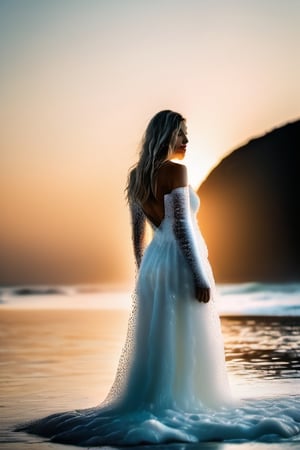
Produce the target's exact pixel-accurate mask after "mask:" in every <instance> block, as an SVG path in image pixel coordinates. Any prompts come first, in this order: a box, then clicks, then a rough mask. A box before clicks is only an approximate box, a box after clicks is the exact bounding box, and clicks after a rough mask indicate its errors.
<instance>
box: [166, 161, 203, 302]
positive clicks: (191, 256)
mask: <svg viewBox="0 0 300 450" xmlns="http://www.w3.org/2000/svg"><path fill="white" fill-rule="evenodd" d="M168 183H169V186H170V188H169V190H170V191H171V192H170V193H169V198H170V201H172V208H173V210H174V234H175V237H176V239H177V241H178V244H179V246H180V248H181V250H182V253H183V254H184V256H185V258H186V261H187V262H188V264H189V266H190V269H191V271H192V274H193V278H194V283H195V296H196V298H197V299H198V300H199V301H200V302H204V303H206V302H208V301H209V299H210V285H209V282H208V279H207V276H206V273H205V269H204V267H203V261H202V256H201V255H200V253H199V250H198V248H197V243H196V237H195V235H194V230H193V225H192V222H191V212H190V198H189V187H188V185H187V183H188V182H187V170H186V167H185V166H184V165H181V164H172V165H170V166H169V173H168Z"/></svg>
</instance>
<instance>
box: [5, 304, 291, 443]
mask: <svg viewBox="0 0 300 450" xmlns="http://www.w3.org/2000/svg"><path fill="white" fill-rule="evenodd" d="M127 318H128V312H127V311H124V310H123V311H110V310H97V311H95V310H53V309H52V310H37V309H33V310H13V309H12V310H9V309H6V310H1V311H0V324H1V328H0V330H1V331H0V332H1V350H0V364H1V380H0V381H1V385H0V387H1V392H0V407H1V408H0V415H1V436H0V439H1V441H0V446H1V449H10V450H12V449H13V450H15V449H19V448H20V449H23V448H24V449H26V448H28V449H29V448H30V449H31V448H33V449H41V450H44V449H51V448H52V449H53V450H54V449H55V448H57V449H59V448H73V447H72V446H68V447H66V446H63V445H58V444H53V443H49V442H47V441H46V440H45V439H42V438H39V437H35V436H32V435H27V434H26V433H14V432H12V431H11V430H12V429H13V427H14V426H15V425H16V424H17V423H20V422H24V421H27V420H30V419H33V418H37V417H42V416H44V415H46V414H49V413H52V412H57V411H64V410H70V409H80V408H86V407H90V406H96V405H97V404H99V403H100V402H101V400H102V399H103V398H104V396H105V394H106V393H107V391H108V389H109V387H110V384H111V382H112V380H113V376H114V373H115V370H116V366H117V362H118V357H119V354H120V351H121V347H122V343H123V340H124V337H125V333H126V326H127ZM222 329H223V335H224V340H225V349H226V360H227V366H228V371H229V376H230V382H231V385H232V389H233V392H234V395H235V396H236V397H238V398H260V399H261V398H270V397H271V398H275V399H276V398H278V399H279V398H281V397H287V396H288V397H289V398H291V399H292V398H293V396H296V395H299V387H300V382H299V380H300V349H299V334H300V318H299V317H263V316H262V317H246V316H244V317H222ZM298 398H299V397H298ZM268 445H269V446H268ZM265 447H266V448H272V449H276V448H278V449H279V448H280V449H282V448H300V444H299V442H294V443H293V442H290V443H284V444H282V443H281V444H276V443H272V444H263V443H255V442H252V443H251V442H250V443H249V442H248V443H241V444H229V443H227V444H223V443H207V444H206V443H203V444H196V445H192V444H176V445H175V444H172V445H168V446H161V445H160V446H159V448H168V450H170V449H176V450H177V449H181V450H183V449H189V450H191V449H196V448H197V449H218V450H221V449H224V450H225V449H226V450H229V449H230V450H231V449H233V448H234V449H236V448H241V449H243V450H246V449H247V450H248V449H256V450H257V449H263V448H265ZM74 448H75V447H74ZM76 448H77V449H78V447H76ZM107 448H108V447H107ZM144 448H145V447H144ZM148 448H150V446H148ZM156 448H157V447H156Z"/></svg>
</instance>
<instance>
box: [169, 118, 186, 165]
mask: <svg viewBox="0 0 300 450" xmlns="http://www.w3.org/2000/svg"><path fill="white" fill-rule="evenodd" d="M188 142H189V141H188V138H187V127H186V123H185V121H182V122H181V124H180V127H179V131H178V133H177V136H176V138H175V142H174V150H173V153H172V155H171V158H176V159H183V158H184V157H185V152H186V145H187V143H188Z"/></svg>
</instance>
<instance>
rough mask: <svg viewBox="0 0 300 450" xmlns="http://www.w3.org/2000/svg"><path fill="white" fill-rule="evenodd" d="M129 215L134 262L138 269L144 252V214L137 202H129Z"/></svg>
mask: <svg viewBox="0 0 300 450" xmlns="http://www.w3.org/2000/svg"><path fill="white" fill-rule="evenodd" d="M129 206H130V215H131V231H132V243H133V251H134V257H135V262H136V265H137V268H138V269H139V267H140V264H141V260H142V256H143V252H144V239H145V229H146V227H145V225H146V218H145V214H144V212H143V210H142V208H141V207H140V205H138V204H137V203H130V205H129Z"/></svg>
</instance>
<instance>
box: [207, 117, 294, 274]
mask: <svg viewBox="0 0 300 450" xmlns="http://www.w3.org/2000/svg"><path fill="white" fill-rule="evenodd" d="M299 168H300V120H297V121H295V122H293V123H288V124H287V125H284V126H282V127H279V128H276V129H274V130H273V131H271V132H269V133H267V134H266V135H264V136H262V137H259V138H256V139H252V140H251V141H249V142H248V143H247V144H246V145H243V146H242V147H240V148H238V149H237V150H235V151H233V152H232V153H231V154H229V155H228V156H226V157H225V158H224V159H223V160H222V161H221V162H220V164H219V165H218V166H217V167H215V168H214V169H213V170H212V172H211V173H210V174H209V175H208V177H207V178H206V180H205V181H204V182H203V183H202V184H201V186H200V188H199V190H198V194H199V196H200V199H201V209H200V213H199V224H200V228H201V230H202V232H203V235H204V237H205V240H206V242H207V246H208V250H209V259H210V261H211V264H212V266H213V270H214V274H215V278H216V281H217V282H220V283H222V282H244V281H262V282H264V281H266V282H267V281H272V282H288V281H297V280H298V281H299V280H300V218H299V215H300V173H299Z"/></svg>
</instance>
